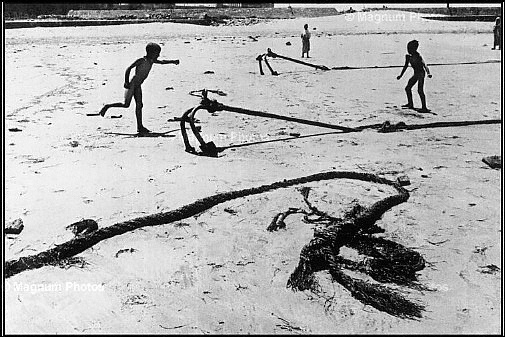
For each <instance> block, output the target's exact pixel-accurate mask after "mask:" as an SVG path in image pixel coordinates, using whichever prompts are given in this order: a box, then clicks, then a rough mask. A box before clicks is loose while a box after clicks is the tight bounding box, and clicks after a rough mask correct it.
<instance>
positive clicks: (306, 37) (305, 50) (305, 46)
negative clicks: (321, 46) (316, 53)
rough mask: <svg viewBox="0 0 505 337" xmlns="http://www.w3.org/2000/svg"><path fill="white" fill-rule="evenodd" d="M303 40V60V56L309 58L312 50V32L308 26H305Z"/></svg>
mask: <svg viewBox="0 0 505 337" xmlns="http://www.w3.org/2000/svg"><path fill="white" fill-rule="evenodd" d="M301 38H302V58H303V55H305V54H307V58H308V57H309V50H310V32H309V25H308V24H305V25H303V33H302V34H301Z"/></svg>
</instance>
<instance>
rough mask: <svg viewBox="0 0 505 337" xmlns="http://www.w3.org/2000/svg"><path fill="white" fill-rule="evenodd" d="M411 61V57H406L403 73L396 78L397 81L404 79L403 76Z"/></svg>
mask: <svg viewBox="0 0 505 337" xmlns="http://www.w3.org/2000/svg"><path fill="white" fill-rule="evenodd" d="M409 59H410V56H409V55H405V64H404V65H403V68H402V72H401V73H400V75H399V76H398V77H397V78H396V79H397V80H399V79H400V78H402V76H403V74H405V71H406V70H407V68H408V67H409Z"/></svg>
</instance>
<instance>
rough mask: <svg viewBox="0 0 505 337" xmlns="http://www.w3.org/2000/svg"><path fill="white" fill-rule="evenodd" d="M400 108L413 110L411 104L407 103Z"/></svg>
mask: <svg viewBox="0 0 505 337" xmlns="http://www.w3.org/2000/svg"><path fill="white" fill-rule="evenodd" d="M402 108H409V109H413V108H414V106H413V105H412V104H409V103H407V104H404V105H402Z"/></svg>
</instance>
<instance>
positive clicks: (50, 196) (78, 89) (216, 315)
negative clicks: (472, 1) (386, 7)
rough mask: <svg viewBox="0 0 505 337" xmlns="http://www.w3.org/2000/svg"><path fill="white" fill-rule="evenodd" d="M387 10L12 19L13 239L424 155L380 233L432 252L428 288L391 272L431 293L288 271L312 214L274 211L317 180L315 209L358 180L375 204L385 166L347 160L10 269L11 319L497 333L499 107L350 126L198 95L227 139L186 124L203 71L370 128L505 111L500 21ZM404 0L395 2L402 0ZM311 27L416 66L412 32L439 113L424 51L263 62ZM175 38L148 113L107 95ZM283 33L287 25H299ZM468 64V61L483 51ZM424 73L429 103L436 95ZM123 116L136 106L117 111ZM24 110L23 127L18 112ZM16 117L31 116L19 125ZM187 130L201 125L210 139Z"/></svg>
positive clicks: (338, 210) (211, 128) (333, 41)
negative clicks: (279, 217) (390, 295)
mask: <svg viewBox="0 0 505 337" xmlns="http://www.w3.org/2000/svg"><path fill="white" fill-rule="evenodd" d="M376 13H378V14H386V15H390V16H389V20H388V19H387V18H388V16H382V17H378V16H375V17H369V18H368V19H367V18H366V17H361V18H360V17H358V16H357V15H356V16H346V15H340V16H330V17H321V18H307V19H304V18H297V19H291V20H267V21H264V22H260V23H258V24H255V25H247V26H210V27H209V26H197V25H184V24H175V23H148V24H140V25H121V26H102V27H57V28H42V27H39V28H29V29H9V30H6V31H5V61H4V62H5V97H4V104H5V111H4V124H5V129H4V132H5V135H4V163H5V164H4V165H5V171H4V182H5V186H4V196H5V199H4V200H5V201H4V204H5V205H4V206H5V223H8V222H11V221H13V220H15V219H22V221H23V224H24V229H23V231H22V232H21V233H20V234H18V235H4V245H5V249H4V251H5V255H6V256H5V260H15V259H18V258H20V257H23V256H29V255H34V254H37V253H39V252H42V251H45V250H47V249H50V248H54V247H56V246H57V245H60V244H62V243H64V242H66V241H68V240H70V239H72V238H73V234H72V232H70V231H69V230H67V229H65V228H66V226H68V225H69V224H71V223H74V222H77V221H79V220H81V219H83V218H84V219H93V220H95V221H96V222H97V223H98V225H99V228H106V227H108V226H111V225H114V224H117V223H120V222H123V221H127V220H130V219H134V218H138V217H143V216H147V215H151V214H156V213H160V212H167V211H170V210H173V209H176V208H178V207H181V206H184V205H186V204H189V203H192V202H194V201H196V200H198V199H201V198H204V197H208V196H212V195H214V194H216V193H220V192H228V191H233V190H240V189H245V188H251V187H257V186H261V185H264V184H270V183H274V182H277V181H283V180H284V179H293V178H298V177H302V176H307V175H311V174H315V173H319V172H327V171H353V172H365V173H371V174H376V175H378V176H380V177H384V178H387V179H390V180H396V179H397V178H398V177H399V176H408V178H409V180H410V185H408V186H405V188H406V189H407V190H408V191H409V193H410V197H409V199H408V201H406V202H404V203H402V204H400V205H398V206H395V207H393V208H392V209H391V210H389V211H387V212H386V213H385V214H384V216H383V217H382V218H381V219H380V220H379V221H377V225H378V226H380V227H381V228H383V229H384V230H385V232H384V233H382V234H379V235H378V236H380V237H384V238H387V239H389V240H392V241H394V242H397V243H399V244H401V245H403V246H405V247H408V248H410V249H413V250H415V251H416V252H418V253H419V254H421V255H422V257H423V258H424V259H425V260H426V262H427V264H426V267H425V268H424V269H423V270H421V271H419V273H418V279H419V282H420V283H421V284H423V285H424V286H425V287H426V288H429V290H424V291H417V290H412V289H408V288H403V289H402V288H401V287H397V288H398V289H399V290H401V291H404V292H405V293H406V294H407V296H408V298H410V299H413V300H417V301H419V302H421V303H423V305H424V306H425V311H424V312H423V315H422V317H421V318H419V319H415V320H411V319H402V318H399V317H395V316H392V315H390V314H388V313H385V312H382V311H379V310H377V309H376V308H374V307H372V306H370V305H366V304H363V303H362V302H360V301H359V300H357V299H356V298H354V297H353V296H351V294H350V293H349V291H347V290H346V289H345V288H344V287H342V286H341V285H340V284H338V283H335V282H331V279H330V277H329V276H328V273H327V272H325V271H321V272H318V273H317V275H316V278H317V279H318V281H319V284H320V285H321V291H320V292H318V293H315V292H311V291H296V292H295V291H293V290H291V289H289V288H287V287H286V284H287V281H288V278H289V276H290V275H291V273H293V270H294V269H295V268H296V266H297V265H298V263H299V260H300V252H301V250H302V248H303V247H304V246H305V245H306V244H307V243H308V242H309V241H310V240H311V239H312V237H313V234H314V225H312V224H308V223H304V222H303V221H302V217H301V216H300V215H296V214H295V215H291V216H289V217H288V218H287V219H286V228H285V229H281V230H279V231H276V232H269V231H267V230H266V228H267V226H268V225H269V223H270V222H271V220H272V218H273V217H274V216H275V214H277V213H279V212H284V211H286V210H288V208H290V207H304V202H303V198H302V196H301V194H300V192H299V188H300V187H301V186H308V187H310V188H311V201H312V202H313V203H314V205H316V206H317V207H318V208H319V209H321V210H324V211H325V212H328V213H330V214H332V215H334V216H339V214H342V213H343V212H345V211H346V210H348V209H349V207H350V205H351V203H352V202H353V201H358V202H359V203H360V204H362V205H370V204H372V203H374V202H377V201H378V200H380V199H382V198H385V197H387V196H389V195H392V194H394V190H393V189H392V188H390V187H389V186H384V185H379V184H373V183H367V182H362V181H355V180H346V179H337V180H329V181H320V182H312V183H308V184H305V185H301V186H293V187H289V188H281V189H276V190H273V191H270V192H267V193H261V194H257V195H253V196H248V197H244V198H237V199H234V200H231V201H229V202H225V203H222V204H220V205H217V206H215V207H212V208H210V209H209V210H206V211H204V212H202V213H201V214H198V215H196V216H191V217H189V218H187V219H184V220H181V221H177V222H173V223H167V224H164V225H160V226H153V227H143V228H141V229H138V230H135V231H131V232H128V233H125V234H123V235H120V236H115V237H112V238H110V239H107V240H103V241H101V242H99V243H97V244H96V245H94V246H93V247H92V248H90V249H87V250H85V251H84V252H82V253H80V254H79V255H78V256H77V257H79V258H80V259H81V261H83V264H80V265H79V264H78V265H73V266H68V268H61V267H58V266H45V267H42V268H38V269H33V270H27V271H23V272H21V273H18V274H16V275H14V276H11V277H9V278H7V279H6V280H5V282H6V285H5V332H6V333H8V334H56V333H58V334H96V333H106V334H114V333H141V334H207V333H210V334H260V333H261V334H400V333H401V334H438V333H440V334H462V333H468V334H498V333H500V331H502V325H501V317H502V314H503V312H502V301H501V296H500V295H501V291H502V288H501V285H502V278H501V268H502V245H501V237H502V230H501V219H502V197H501V196H502V171H501V169H493V168H491V167H489V166H488V165H486V164H485V163H484V162H482V158H483V157H486V156H493V155H499V156H501V154H502V125H501V124H490V125H471V126H462V127H446V128H425V129H419V130H404V131H401V132H391V133H380V132H377V130H375V129H367V130H363V131H362V132H354V133H341V132H339V131H335V130H329V129H325V128H320V127H315V126H310V125H303V124H298V123H292V122H286V121H281V120H275V119H268V118H261V117H252V116H245V115H239V114H236V113H233V112H227V111H218V112H216V113H213V114H209V113H207V112H206V111H200V112H199V113H198V114H197V116H196V117H197V118H198V119H199V123H198V125H199V126H201V128H202V136H203V137H204V139H205V140H206V141H213V142H214V143H215V144H216V145H217V146H219V147H225V149H224V151H222V152H221V153H219V156H218V157H217V158H213V157H206V156H195V155H192V154H189V153H187V152H185V151H184V143H183V141H182V137H181V132H180V130H179V123H178V122H174V121H173V119H174V117H181V116H182V114H183V113H184V111H186V110H187V109H189V108H191V107H194V106H196V105H198V103H199V99H198V97H194V96H191V95H189V94H188V93H189V92H190V91H192V90H199V89H211V90H221V91H222V92H224V93H226V96H218V95H214V94H212V93H211V94H209V97H210V98H213V99H217V100H218V101H219V102H221V103H223V104H226V105H229V106H234V107H240V108H244V109H251V110H257V111H265V112H269V113H273V114H278V115H284V116H292V117H296V118H303V119H307V120H315V121H320V122H324V123H329V124H334V125H341V126H346V127H357V126H359V125H368V124H375V123H383V122H385V121H389V122H391V123H398V122H404V123H407V124H424V123H433V122H452V121H454V122H455V121H467V120H492V119H501V118H502V111H501V109H502V101H501V95H502V94H501V92H502V88H501V83H502V82H501V77H502V72H501V71H502V63H501V51H499V50H491V47H492V42H493V35H492V23H489V22H447V21H430V20H426V19H421V18H419V17H413V16H411V13H406V12H394V11H388V12H381V11H378V12H376ZM402 13H404V15H405V16H406V17H405V20H402V19H401V16H396V17H395V18H396V19H392V17H391V15H400V14H402ZM304 23H308V24H309V27H310V28H309V29H311V32H312V39H311V52H310V56H311V58H310V59H304V60H306V61H307V62H311V63H313V64H318V65H325V66H327V67H329V68H332V67H345V66H349V67H369V66H379V67H380V66H393V65H396V66H401V65H403V62H404V60H405V54H406V44H407V42H408V41H410V40H412V39H417V40H418V41H419V42H420V47H419V52H420V53H421V55H422V56H423V57H424V59H425V60H426V62H427V63H428V64H430V63H445V64H447V65H440V66H432V67H431V68H430V70H431V73H432V74H433V78H427V79H426V82H425V92H426V97H427V103H428V107H429V108H430V109H431V110H432V112H433V113H432V114H421V113H418V112H416V111H414V110H405V109H401V108H400V106H401V105H402V104H405V103H406V97H405V92H404V87H405V85H406V82H407V80H408V78H409V77H410V75H411V72H412V70H411V69H409V70H408V71H407V73H406V74H405V76H404V77H403V78H402V79H401V80H400V81H398V80H397V79H396V77H397V76H398V74H399V73H400V70H401V68H378V69H356V70H341V71H339V70H329V71H321V70H317V69H314V68H310V67H307V66H303V65H300V64H295V63H293V62H289V61H286V60H282V59H274V58H270V59H269V62H270V64H271V66H272V67H273V69H274V70H276V71H277V72H278V73H279V75H278V76H272V75H270V73H269V71H268V69H267V68H266V67H264V71H265V75H260V73H259V68H258V61H256V57H257V56H258V55H259V54H263V53H265V52H266V50H267V48H271V49H272V50H273V51H274V52H276V53H278V54H280V55H285V56H288V57H291V58H296V59H299V57H300V52H301V41H300V37H299V34H300V33H301V31H302V29H303V24H304ZM148 42H157V43H159V44H160V45H161V47H162V51H161V56H160V59H179V60H180V64H179V65H173V64H169V65H159V64H155V65H154V66H153V69H152V71H151V73H150V75H149V77H148V78H147V80H146V81H145V83H144V85H143V99H144V109H143V111H144V125H145V126H146V127H147V128H149V129H150V130H152V131H153V132H156V133H157V136H152V137H136V125H135V112H134V111H135V106H134V103H132V105H131V106H130V108H128V109H110V110H109V112H108V113H107V115H106V116H105V117H103V118H102V117H100V116H96V117H95V116H87V114H90V113H97V112H98V111H99V110H100V109H101V107H102V106H103V104H105V103H112V102H118V101H121V100H122V97H123V90H124V89H123V80H124V71H125V69H126V67H127V66H128V65H130V64H131V63H132V62H133V61H134V60H136V59H137V58H139V57H142V56H144V55H145V45H146V44H147V43H148ZM288 42H290V43H289V44H288ZM470 62H474V63H473V64H463V63H470ZM416 89H417V87H415V88H414V90H413V95H414V103H415V105H416V106H418V107H420V101H419V97H418V95H417V90H416ZM119 115H122V118H113V117H116V116H119ZM11 130H14V131H11ZM16 130H17V131H16ZM191 142H192V144H194V146H196V145H197V142H196V140H195V139H194V138H191Z"/></svg>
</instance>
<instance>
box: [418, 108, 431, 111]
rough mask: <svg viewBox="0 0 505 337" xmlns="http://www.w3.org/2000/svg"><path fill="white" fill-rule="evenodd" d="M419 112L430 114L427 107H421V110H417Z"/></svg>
mask: <svg viewBox="0 0 505 337" xmlns="http://www.w3.org/2000/svg"><path fill="white" fill-rule="evenodd" d="M418 111H419V112H431V110H430V109H428V108H427V107H423V108H421V109H419V110H418Z"/></svg>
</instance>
